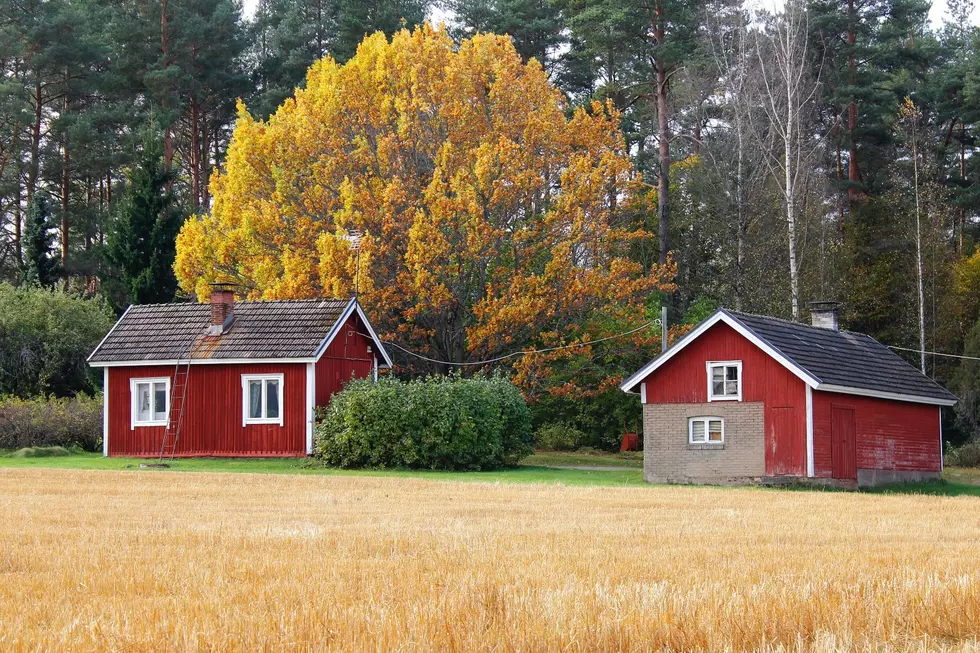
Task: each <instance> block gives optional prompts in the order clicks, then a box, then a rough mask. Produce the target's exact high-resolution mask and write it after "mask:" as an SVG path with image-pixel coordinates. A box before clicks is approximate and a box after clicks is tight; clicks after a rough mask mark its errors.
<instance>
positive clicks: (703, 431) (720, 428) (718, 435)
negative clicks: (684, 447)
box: [687, 417, 725, 444]
mask: <svg viewBox="0 0 980 653" xmlns="http://www.w3.org/2000/svg"><path fill="white" fill-rule="evenodd" d="M687 441H688V443H689V444H725V420H724V419H723V418H721V417H691V418H690V419H688V420H687Z"/></svg>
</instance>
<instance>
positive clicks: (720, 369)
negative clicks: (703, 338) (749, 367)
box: [707, 361, 742, 401]
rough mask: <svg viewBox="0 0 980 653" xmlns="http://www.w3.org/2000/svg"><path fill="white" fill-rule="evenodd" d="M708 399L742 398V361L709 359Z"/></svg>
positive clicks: (734, 399) (731, 399)
mask: <svg viewBox="0 0 980 653" xmlns="http://www.w3.org/2000/svg"><path fill="white" fill-rule="evenodd" d="M707 367H708V401H741V400H742V361H721V362H717V361H709V362H708V364H707Z"/></svg>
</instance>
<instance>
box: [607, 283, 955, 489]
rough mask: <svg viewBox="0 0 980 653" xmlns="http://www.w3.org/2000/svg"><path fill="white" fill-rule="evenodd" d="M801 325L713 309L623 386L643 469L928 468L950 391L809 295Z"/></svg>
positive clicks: (904, 472)
mask: <svg viewBox="0 0 980 653" xmlns="http://www.w3.org/2000/svg"><path fill="white" fill-rule="evenodd" d="M812 313H813V324H812V325H804V324H799V323H796V322H789V321H786V320H781V319H778V318H772V317H763V316H759V315H751V314H748V313H740V312H735V311H727V310H724V309H720V310H718V311H716V312H715V313H714V314H712V315H711V316H710V317H709V318H708V319H706V320H705V321H703V322H702V323H700V324H699V325H697V326H696V327H695V328H694V329H693V330H692V331H691V332H690V333H688V334H687V335H686V336H684V337H683V338H681V339H680V340H679V341H678V342H677V343H675V344H674V345H673V346H672V347H670V348H669V349H667V350H666V351H665V352H663V353H662V354H661V355H660V356H658V357H657V358H655V359H653V360H652V361H651V362H650V363H649V364H647V365H646V366H645V367H643V369H641V370H639V371H638V372H637V373H636V374H634V375H633V376H631V377H630V378H629V379H627V380H626V381H625V382H623V384H622V386H621V387H622V389H623V390H625V391H626V392H637V393H639V394H640V397H641V401H642V403H643V425H644V434H643V435H644V477H645V478H646V480H647V481H650V482H656V483H664V482H680V483H751V482H760V481H773V480H776V479H777V478H779V477H782V478H793V477H797V478H804V479H811V480H821V479H822V480H826V481H829V482H837V483H841V484H844V485H847V484H857V485H876V484H882V483H889V482H895V481H908V480H919V479H926V478H934V477H937V476H938V475H939V474H940V472H941V471H942V464H943V463H942V424H941V417H940V411H941V409H942V407H943V406H952V405H954V404H955V403H956V397H955V396H953V395H952V394H950V393H949V392H948V391H947V390H946V389H944V388H943V387H942V386H940V385H939V384H937V383H936V382H935V381H933V380H932V379H930V378H929V377H927V376H926V375H924V374H922V373H921V372H920V371H919V370H917V369H916V368H914V367H912V366H911V365H909V364H908V363H906V362H905V361H904V360H903V359H902V358H901V357H900V356H898V355H896V354H895V353H894V352H892V351H891V350H890V349H888V348H887V347H885V346H884V345H882V344H881V343H879V342H878V341H876V340H875V339H874V338H871V337H870V336H867V335H863V334H860V333H853V332H850V331H842V330H838V328H837V314H836V305H834V303H832V302H815V303H814V305H812Z"/></svg>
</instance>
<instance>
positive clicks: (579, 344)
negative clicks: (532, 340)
mask: <svg viewBox="0 0 980 653" xmlns="http://www.w3.org/2000/svg"><path fill="white" fill-rule="evenodd" d="M653 324H657V325H659V324H660V318H657V319H656V320H650V321H649V322H647V323H646V324H641V325H640V326H638V327H636V328H635V329H631V330H629V331H624V332H623V333H617V334H615V335H612V336H606V337H605V338H599V339H598V340H589V341H588V342H577V343H575V344H572V345H560V346H558V347H546V348H544V349H527V350H523V351H515V352H511V353H509V354H504V355H503V356H497V357H496V358H490V359H488V360H485V361H472V362H469V363H454V362H452V361H441V360H438V359H436V358H429V357H428V356H423V355H422V354H417V353H415V352H414V351H410V350H408V349H405V348H404V347H402V346H401V345H399V344H397V343H394V342H391V341H390V340H382V341H381V342H382V343H384V344H386V345H391V346H392V347H394V348H396V349H399V350H401V351H403V352H405V353H406V354H409V355H410V356H415V357H416V358H421V359H422V360H424V361H428V362H430V363H438V364H440V365H454V366H456V367H466V366H468V365H488V364H489V363H496V362H499V361H502V360H506V359H508V358H514V357H515V356H525V355H527V354H543V353H545V352H549V351H558V350H561V349H572V348H573V347H587V346H589V345H594V344H596V343H600V342H605V341H607V340H614V339H616V338H623V337H625V336H628V335H632V334H634V333H636V332H637V331H642V330H643V329H645V328H647V327H648V326H651V325H653ZM361 335H362V336H365V337H367V338H370V337H371V336H368V335H367V334H364V333H362V334H361Z"/></svg>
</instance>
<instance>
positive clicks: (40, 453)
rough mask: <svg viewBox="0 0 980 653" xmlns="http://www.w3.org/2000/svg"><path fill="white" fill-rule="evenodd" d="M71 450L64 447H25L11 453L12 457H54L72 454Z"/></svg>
mask: <svg viewBox="0 0 980 653" xmlns="http://www.w3.org/2000/svg"><path fill="white" fill-rule="evenodd" d="M70 455H71V452H70V451H68V450H67V449H65V448H64V447H24V448H23V449H18V450H17V451H15V452H13V453H12V454H10V457H11V458H52V457H56V456H70Z"/></svg>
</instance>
